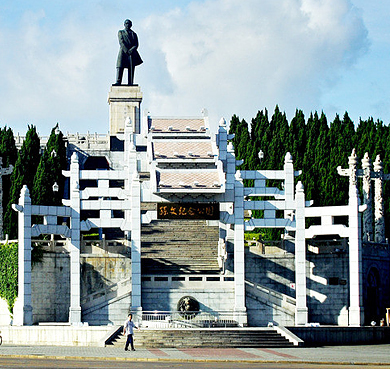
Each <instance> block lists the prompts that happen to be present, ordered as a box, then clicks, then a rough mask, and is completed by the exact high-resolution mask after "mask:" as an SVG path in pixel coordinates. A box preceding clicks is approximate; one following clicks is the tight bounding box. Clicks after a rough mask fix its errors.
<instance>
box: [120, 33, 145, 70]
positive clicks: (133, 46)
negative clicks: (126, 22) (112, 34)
mask: <svg viewBox="0 0 390 369" xmlns="http://www.w3.org/2000/svg"><path fill="white" fill-rule="evenodd" d="M118 40H119V45H120V49H119V53H118V59H117V62H116V67H117V68H129V67H130V60H129V58H130V57H131V60H132V62H133V66H136V65H140V64H142V59H141V57H140V55H139V53H138V51H137V48H138V37H137V34H136V33H135V32H134V31H132V30H130V31H129V32H127V31H126V30H125V29H123V30H120V31H119V32H118ZM129 50H132V51H131V54H130V55H129Z"/></svg>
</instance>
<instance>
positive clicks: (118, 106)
mask: <svg viewBox="0 0 390 369" xmlns="http://www.w3.org/2000/svg"><path fill="white" fill-rule="evenodd" d="M141 101H142V92H141V88H140V87H139V86H126V85H123V86H111V88H110V92H109V93H108V104H109V105H110V134H111V135H115V134H118V133H124V131H125V122H126V119H127V118H130V121H131V124H132V131H133V133H140V119H141V114H140V111H141Z"/></svg>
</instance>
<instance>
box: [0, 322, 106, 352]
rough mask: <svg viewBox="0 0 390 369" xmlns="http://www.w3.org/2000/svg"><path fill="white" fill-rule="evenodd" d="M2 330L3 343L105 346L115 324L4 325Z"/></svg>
mask: <svg viewBox="0 0 390 369" xmlns="http://www.w3.org/2000/svg"><path fill="white" fill-rule="evenodd" d="M0 330H1V335H2V337H3V343H5V344H10V345H26V344H29V345H42V346H46V345H50V346H102V347H103V346H104V342H105V340H106V337H107V335H108V334H109V333H110V332H111V331H112V330H113V326H103V327H88V326H85V327H84V326H83V327H75V326H63V325H48V326H32V327H31V326H29V327H28V326H24V327H15V326H2V327H0Z"/></svg>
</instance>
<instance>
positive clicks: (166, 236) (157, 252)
mask: <svg viewBox="0 0 390 369" xmlns="http://www.w3.org/2000/svg"><path fill="white" fill-rule="evenodd" d="M218 238H219V230H218V227H216V226H208V225H207V223H206V221H204V220H192V221H190V220H157V221H153V222H152V223H150V224H147V225H143V226H142V230H141V260H142V262H141V265H142V273H143V274H154V273H163V274H167V273H174V274H177V273H215V272H219V267H218V260H217V257H218Z"/></svg>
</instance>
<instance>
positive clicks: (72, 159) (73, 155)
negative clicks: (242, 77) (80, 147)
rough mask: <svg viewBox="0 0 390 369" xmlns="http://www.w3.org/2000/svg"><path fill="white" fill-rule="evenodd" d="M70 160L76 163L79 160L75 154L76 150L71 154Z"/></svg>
mask: <svg viewBox="0 0 390 369" xmlns="http://www.w3.org/2000/svg"><path fill="white" fill-rule="evenodd" d="M70 161H71V163H78V162H79V155H78V154H77V152H76V151H75V152H74V153H73V154H72V156H71V158H70Z"/></svg>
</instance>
